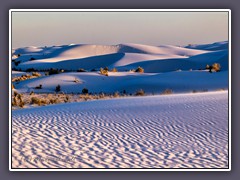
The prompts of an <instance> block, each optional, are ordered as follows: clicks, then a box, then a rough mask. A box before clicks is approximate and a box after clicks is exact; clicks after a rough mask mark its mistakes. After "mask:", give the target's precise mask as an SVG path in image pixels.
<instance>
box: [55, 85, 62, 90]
mask: <svg viewBox="0 0 240 180" xmlns="http://www.w3.org/2000/svg"><path fill="white" fill-rule="evenodd" d="M55 91H56V92H59V91H61V86H60V85H59V84H58V85H57V86H56V89H55Z"/></svg>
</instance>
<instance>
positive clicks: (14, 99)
mask: <svg viewBox="0 0 240 180" xmlns="http://www.w3.org/2000/svg"><path fill="white" fill-rule="evenodd" d="M12 106H17V97H16V96H14V98H13V101H12Z"/></svg>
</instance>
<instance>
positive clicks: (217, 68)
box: [206, 63, 221, 73]
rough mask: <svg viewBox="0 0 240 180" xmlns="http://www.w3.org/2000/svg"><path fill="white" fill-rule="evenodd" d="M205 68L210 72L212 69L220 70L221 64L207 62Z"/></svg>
mask: <svg viewBox="0 0 240 180" xmlns="http://www.w3.org/2000/svg"><path fill="white" fill-rule="evenodd" d="M206 69H208V70H209V72H210V73H212V72H213V71H215V72H220V69H221V65H220V64H219V63H214V64H213V65H208V64H207V66H206Z"/></svg>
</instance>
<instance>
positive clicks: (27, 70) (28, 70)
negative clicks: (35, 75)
mask: <svg viewBox="0 0 240 180" xmlns="http://www.w3.org/2000/svg"><path fill="white" fill-rule="evenodd" d="M33 71H36V70H35V69H34V68H28V69H26V72H33Z"/></svg>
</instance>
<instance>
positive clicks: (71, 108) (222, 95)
mask: <svg viewBox="0 0 240 180" xmlns="http://www.w3.org/2000/svg"><path fill="white" fill-rule="evenodd" d="M36 157H38V158H39V159H41V160H39V159H35V158H36ZM59 157H60V158H59ZM67 158H70V160H67ZM12 167H13V168H48V167H51V168H227V167H228V93H227V91H224V92H214V93H196V94H185V95H182V94H179V95H166V96H150V97H140V98H136V97H135V98H126V99H125V98H123V99H111V100H98V101H91V102H84V103H70V104H62V105H52V106H47V107H39V108H32V109H23V110H15V111H13V112H12Z"/></svg>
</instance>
